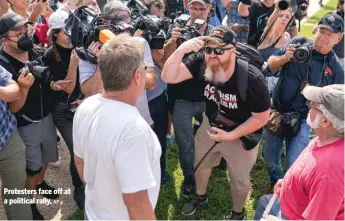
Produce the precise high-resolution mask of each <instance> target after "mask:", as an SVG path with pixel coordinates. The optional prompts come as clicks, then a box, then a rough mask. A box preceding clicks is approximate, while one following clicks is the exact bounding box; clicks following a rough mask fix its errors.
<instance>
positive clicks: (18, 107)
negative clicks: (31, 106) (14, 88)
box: [8, 88, 29, 113]
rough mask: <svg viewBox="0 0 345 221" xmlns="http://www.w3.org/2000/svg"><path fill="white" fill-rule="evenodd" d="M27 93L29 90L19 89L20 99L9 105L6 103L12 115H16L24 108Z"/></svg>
mask: <svg viewBox="0 0 345 221" xmlns="http://www.w3.org/2000/svg"><path fill="white" fill-rule="evenodd" d="M28 92H29V89H25V88H20V99H18V100H15V101H13V102H11V103H8V107H9V108H10V110H11V111H12V112H13V113H17V112H18V111H20V110H21V109H22V108H23V107H24V105H25V102H26V98H27V96H28Z"/></svg>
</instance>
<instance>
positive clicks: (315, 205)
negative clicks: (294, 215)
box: [302, 178, 344, 220]
mask: <svg viewBox="0 0 345 221" xmlns="http://www.w3.org/2000/svg"><path fill="white" fill-rule="evenodd" d="M308 198H309V204H308V206H307V208H306V209H305V210H304V212H303V214H302V216H303V217H304V218H305V219H306V220H335V219H336V218H337V215H338V213H339V211H340V210H341V209H343V206H344V205H343V203H344V184H343V183H336V182H333V181H331V180H330V179H329V178H319V179H317V180H316V181H314V183H313V185H312V186H311V188H310V190H309V191H308ZM321 202H322V203H321Z"/></svg>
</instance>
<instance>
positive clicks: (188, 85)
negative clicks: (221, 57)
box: [167, 25, 213, 104]
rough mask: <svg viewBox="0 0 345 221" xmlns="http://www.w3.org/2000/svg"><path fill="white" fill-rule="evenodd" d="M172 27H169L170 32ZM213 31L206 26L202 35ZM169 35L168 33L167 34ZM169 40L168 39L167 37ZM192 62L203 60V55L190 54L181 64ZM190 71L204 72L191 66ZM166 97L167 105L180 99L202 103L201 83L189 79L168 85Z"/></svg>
mask: <svg viewBox="0 0 345 221" xmlns="http://www.w3.org/2000/svg"><path fill="white" fill-rule="evenodd" d="M172 28H173V26H171V27H170V30H172ZM212 29H213V26H211V25H207V28H206V30H205V34H204V35H208V34H209V33H210V31H211V30H212ZM168 35H170V31H169V32H168ZM169 38H170V37H169ZM194 60H204V53H203V52H198V53H190V54H187V55H185V56H184V58H183V60H182V62H183V63H184V64H186V65H189V64H193V63H194ZM190 68H191V69H194V70H195V71H204V69H202V68H201V67H200V66H193V65H191V67H190ZM167 91H168V96H169V103H170V104H173V103H174V102H175V100H176V99H181V100H185V101H191V102H200V101H203V100H204V98H203V82H202V81H201V82H200V81H197V80H194V79H190V80H187V81H183V82H181V83H178V84H168V89H167Z"/></svg>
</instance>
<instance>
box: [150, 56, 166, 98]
mask: <svg viewBox="0 0 345 221" xmlns="http://www.w3.org/2000/svg"><path fill="white" fill-rule="evenodd" d="M154 64H155V72H156V73H157V82H156V87H155V88H153V89H152V90H147V91H146V94H147V101H148V102H150V101H152V100H153V99H155V98H156V97H158V96H160V95H161V94H163V92H164V91H165V82H164V81H163V80H162V78H161V69H160V67H159V66H158V64H156V63H155V62H154Z"/></svg>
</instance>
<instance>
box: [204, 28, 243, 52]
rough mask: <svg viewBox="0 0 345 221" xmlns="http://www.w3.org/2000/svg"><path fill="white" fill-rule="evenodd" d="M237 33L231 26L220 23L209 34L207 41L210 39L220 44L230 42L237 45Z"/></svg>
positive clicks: (223, 44)
mask: <svg viewBox="0 0 345 221" xmlns="http://www.w3.org/2000/svg"><path fill="white" fill-rule="evenodd" d="M236 38H237V36H236V34H235V32H234V31H233V30H231V28H229V27H228V26H225V25H219V26H217V27H215V28H214V29H212V31H211V32H210V33H209V34H208V38H207V39H206V41H205V42H206V43H207V42H208V41H215V42H216V43H217V44H219V46H222V47H223V46H225V45H228V44H232V45H234V46H236Z"/></svg>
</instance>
